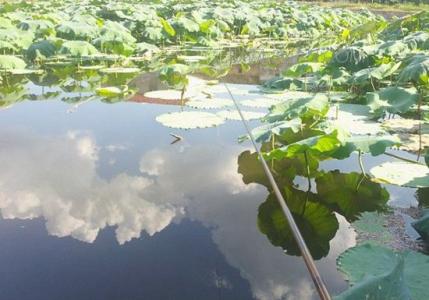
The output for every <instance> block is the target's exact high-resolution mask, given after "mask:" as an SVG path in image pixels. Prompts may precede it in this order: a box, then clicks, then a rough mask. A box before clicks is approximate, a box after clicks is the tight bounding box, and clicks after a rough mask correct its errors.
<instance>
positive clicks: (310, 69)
mask: <svg viewBox="0 0 429 300" xmlns="http://www.w3.org/2000/svg"><path fill="white" fill-rule="evenodd" d="M323 66H324V64H322V63H316V62H304V63H299V64H296V65H293V66H292V67H290V68H289V69H288V70H286V71H285V72H284V73H283V75H285V76H289V77H302V76H304V75H308V74H312V73H315V72H317V71H319V70H321V69H322V68H323Z"/></svg>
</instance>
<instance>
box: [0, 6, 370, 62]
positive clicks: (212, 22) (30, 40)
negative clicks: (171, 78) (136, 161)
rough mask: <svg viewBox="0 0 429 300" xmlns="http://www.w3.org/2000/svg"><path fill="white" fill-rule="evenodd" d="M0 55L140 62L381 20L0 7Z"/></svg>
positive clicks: (343, 14) (230, 10) (176, 9)
mask: <svg viewBox="0 0 429 300" xmlns="http://www.w3.org/2000/svg"><path fill="white" fill-rule="evenodd" d="M0 18H1V19H0V41H1V42H0V53H2V54H13V55H21V56H23V57H24V58H26V59H27V60H28V61H35V60H46V59H49V58H52V57H55V56H58V55H66V56H71V57H82V56H91V55H96V54H100V53H103V54H115V55H123V56H141V55H142V54H144V53H146V52H151V51H157V50H158V48H163V47H165V46H169V45H178V44H185V43H187V44H194V45H201V46H211V47H219V46H222V45H225V44H226V45H227V44H231V45H232V44H233V43H232V42H231V40H234V39H235V38H237V37H241V36H251V37H261V36H265V37H270V38H274V39H275V38H278V39H286V38H296V37H297V38H309V37H315V36H320V35H322V34H325V33H327V32H339V31H342V30H344V29H345V28H349V27H353V26H356V25H359V24H361V23H363V22H365V21H368V20H372V19H375V16H374V15H372V14H370V13H365V12H363V13H352V12H350V11H347V10H339V9H338V10H332V9H323V8H320V9H314V7H309V6H302V5H298V4H295V3H292V2H288V3H283V4H282V5H278V3H277V2H276V1H251V2H245V1H238V0H234V1H187V2H185V3H183V2H182V1H174V0H164V1H152V2H151V1H148V2H141V1H110V0H101V1H89V0H85V1H78V2H76V1H67V0H65V1H64V0H61V1H35V2H32V3H28V2H17V3H15V2H14V3H9V4H8V3H3V4H0Z"/></svg>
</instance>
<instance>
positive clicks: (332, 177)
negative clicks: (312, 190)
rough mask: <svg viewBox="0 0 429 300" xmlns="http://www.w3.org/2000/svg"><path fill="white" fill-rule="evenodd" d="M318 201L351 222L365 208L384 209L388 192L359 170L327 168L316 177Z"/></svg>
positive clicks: (366, 209)
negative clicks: (328, 170) (345, 171)
mask: <svg viewBox="0 0 429 300" xmlns="http://www.w3.org/2000/svg"><path fill="white" fill-rule="evenodd" d="M316 186H317V195H318V198H319V201H320V202H321V203H323V204H325V205H326V206H327V207H329V208H330V209H332V210H334V211H336V212H338V213H339V214H341V215H342V216H344V217H345V218H346V219H347V221H349V222H352V221H355V220H357V219H358V218H359V216H360V214H361V213H363V212H367V211H384V210H385V209H386V203H387V201H388V200H389V193H388V192H387V190H386V189H385V188H383V187H382V186H381V185H380V184H379V183H375V182H372V181H371V179H369V178H367V177H365V176H363V175H362V174H361V173H356V172H353V173H348V174H345V173H340V171H338V170H335V171H330V172H326V173H319V174H318V175H317V176H316Z"/></svg>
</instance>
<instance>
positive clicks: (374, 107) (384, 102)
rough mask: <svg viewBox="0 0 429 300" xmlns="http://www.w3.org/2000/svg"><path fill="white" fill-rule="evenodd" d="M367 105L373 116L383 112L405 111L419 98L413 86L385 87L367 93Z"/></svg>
mask: <svg viewBox="0 0 429 300" xmlns="http://www.w3.org/2000/svg"><path fill="white" fill-rule="evenodd" d="M367 100H368V106H369V107H370V108H371V111H372V112H373V113H374V115H375V116H381V115H382V114H383V113H384V112H386V111H387V112H389V113H393V114H396V113H405V112H407V111H408V110H409V109H410V107H411V106H413V105H414V104H416V103H417V102H418V100H419V94H418V93H417V90H416V89H415V88H408V89H405V88H401V87H395V86H392V87H387V88H385V89H382V90H380V91H378V92H374V93H367Z"/></svg>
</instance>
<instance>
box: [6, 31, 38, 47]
mask: <svg viewBox="0 0 429 300" xmlns="http://www.w3.org/2000/svg"><path fill="white" fill-rule="evenodd" d="M33 39H34V33H33V32H31V31H22V30H19V29H17V28H15V27H14V28H10V29H0V41H4V42H9V43H10V44H12V45H13V46H15V47H16V48H17V49H27V48H28V47H29V46H30V45H31V43H33Z"/></svg>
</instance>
